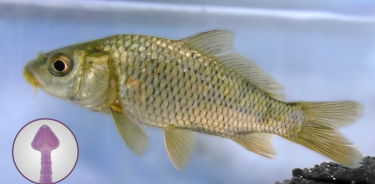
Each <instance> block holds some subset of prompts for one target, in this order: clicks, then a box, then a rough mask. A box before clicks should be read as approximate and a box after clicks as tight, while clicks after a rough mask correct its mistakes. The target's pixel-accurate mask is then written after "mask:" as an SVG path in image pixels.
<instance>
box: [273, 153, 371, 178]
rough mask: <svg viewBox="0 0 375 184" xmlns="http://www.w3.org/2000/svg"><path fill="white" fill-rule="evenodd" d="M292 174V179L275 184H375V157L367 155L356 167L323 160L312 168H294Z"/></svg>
mask: <svg viewBox="0 0 375 184" xmlns="http://www.w3.org/2000/svg"><path fill="white" fill-rule="evenodd" d="M292 175H293V177H292V178H291V179H290V180H284V181H283V182H276V183H275V184H338V183H340V184H341V183H342V184H375V157H370V156H367V157H365V158H364V159H363V163H362V165H361V166H360V167H359V168H356V169H350V168H347V167H345V166H342V165H340V164H337V163H334V162H329V163H326V162H323V163H321V164H320V165H315V166H314V167H313V168H310V169H307V168H305V169H300V168H296V169H293V171H292Z"/></svg>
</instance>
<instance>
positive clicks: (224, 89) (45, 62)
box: [23, 30, 364, 170]
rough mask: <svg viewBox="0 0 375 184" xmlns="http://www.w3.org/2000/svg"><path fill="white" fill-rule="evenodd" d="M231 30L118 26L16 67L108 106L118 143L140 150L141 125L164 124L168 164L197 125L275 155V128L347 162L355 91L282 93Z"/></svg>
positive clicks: (49, 85)
mask: <svg viewBox="0 0 375 184" xmlns="http://www.w3.org/2000/svg"><path fill="white" fill-rule="evenodd" d="M233 40H234V32H233V31H226V30H212V31H207V32H202V33H198V34H195V35H193V36H189V37H187V38H184V39H179V40H173V39H167V38H159V37H153V36H144V35H115V36H110V37H106V38H102V39H97V40H93V41H88V42H84V43H79V44H76V45H72V46H67V47H64V48H60V49H56V50H53V51H50V52H47V53H42V52H40V53H38V54H37V57H36V58H35V59H33V60H31V61H29V62H28V63H27V64H26V65H25V67H24V69H23V75H24V77H25V79H26V81H27V82H28V83H29V84H30V85H31V86H33V87H34V90H36V88H40V89H41V90H43V91H44V92H46V93H48V94H50V95H52V96H54V97H56V98H59V99H62V100H64V101H67V102H70V103H73V104H76V105H78V106H80V107H83V108H86V109H88V110H90V111H94V112H99V113H103V114H108V115H110V116H112V118H113V120H114V123H115V125H116V127H117V130H118V132H119V133H120V135H121V137H122V139H123V141H124V142H125V144H126V145H127V146H128V147H129V148H130V150H132V151H133V152H134V153H135V154H137V155H142V154H143V153H144V152H145V150H146V147H147V144H148V139H149V138H148V134H147V133H146V131H145V130H144V128H143V126H142V124H143V125H147V126H152V127H157V128H161V129H162V130H163V134H164V143H165V146H166V149H167V152H168V155H169V158H170V160H171V162H172V164H173V165H174V166H175V168H176V169H178V170H183V169H184V168H185V167H186V166H187V165H188V163H189V160H190V158H191V156H192V154H193V150H194V147H195V141H196V133H204V134H209V135H214V136H219V137H223V138H227V139H231V140H233V141H234V142H236V143H238V144H239V145H241V146H242V147H244V148H245V149H246V150H248V151H250V152H253V153H255V154H258V155H260V156H263V157H267V158H275V157H276V152H275V149H274V148H273V145H272V138H273V137H274V136H280V137H282V138H284V139H287V140H289V141H291V142H294V143H297V144H300V145H302V146H304V147H306V148H308V149H311V150H313V151H315V152H317V153H319V154H321V155H323V156H325V157H327V158H329V159H331V160H333V161H335V162H338V163H340V164H342V165H344V166H347V167H350V168H356V167H359V166H360V162H361V160H362V158H363V156H362V154H361V152H360V150H359V149H358V147H357V146H356V145H355V144H354V143H352V142H350V141H349V140H348V139H347V138H345V137H344V136H343V135H342V134H341V133H340V132H339V131H338V129H339V128H341V127H344V126H348V125H350V124H353V123H354V122H355V121H356V120H357V119H359V118H361V116H362V112H361V111H363V109H364V107H363V105H361V104H360V103H358V102H355V101H336V102H304V101H301V102H286V101H285V95H284V93H283V92H282V91H283V90H284V89H283V87H282V86H281V85H280V84H279V83H278V82H277V81H276V80H274V79H273V78H272V77H271V76H270V75H269V74H267V73H266V72H264V71H263V70H262V69H261V67H260V66H259V65H257V64H256V63H254V62H253V61H251V60H250V59H248V58H246V57H245V56H243V55H241V54H238V53H235V52H234V49H233V45H232V43H233Z"/></svg>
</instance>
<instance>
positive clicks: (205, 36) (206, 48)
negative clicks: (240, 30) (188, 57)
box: [181, 30, 234, 57]
mask: <svg viewBox="0 0 375 184" xmlns="http://www.w3.org/2000/svg"><path fill="white" fill-rule="evenodd" d="M233 38H234V32H232V31H224V30H212V31H207V32H203V33H198V34H195V35H193V36H190V37H187V38H185V39H182V40H181V41H182V42H184V43H185V44H187V45H189V46H190V47H191V48H193V49H194V50H196V51H198V52H199V53H201V54H204V55H206V56H208V57H210V56H214V55H216V54H219V53H222V52H230V51H233V45H232V42H233Z"/></svg>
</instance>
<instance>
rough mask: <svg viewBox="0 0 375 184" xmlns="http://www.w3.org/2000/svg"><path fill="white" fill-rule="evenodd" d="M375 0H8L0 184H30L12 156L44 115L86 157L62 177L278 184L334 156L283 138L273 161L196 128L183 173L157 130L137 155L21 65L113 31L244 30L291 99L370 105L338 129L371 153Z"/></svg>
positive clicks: (246, 41) (243, 40) (240, 39)
mask: <svg viewBox="0 0 375 184" xmlns="http://www.w3.org/2000/svg"><path fill="white" fill-rule="evenodd" d="M374 7H375V3H374V1H367V0H360V1H356V0H345V1H338V0H334V1H330V2H329V3H328V2H326V1H323V0H319V1H312V0H311V1H310V0H309V1H304V3H301V1H296V0H286V1H277V0H267V1H261V2H260V1H255V0H249V1H245V0H239V1H229V0H220V1H214V0H206V1H198V0H193V1H189V2H187V1H182V0H179V1H172V0H162V1H159V2H156V1H152V2H145V1H137V2H129V1H116V2H108V1H82V2H75V1H38V2H32V1H0V182H1V183H17V184H18V183H29V181H27V180H26V179H24V178H23V177H22V176H21V175H20V174H19V173H18V171H17V169H16V167H15V166H14V164H13V160H12V151H11V150H12V143H13V140H14V138H15V136H16V134H17V132H18V131H19V130H20V129H21V128H22V127H23V126H24V125H25V124H27V123H28V122H30V121H32V120H34V119H38V118H53V119H57V120H59V121H62V122H63V123H65V124H66V125H67V126H68V127H69V128H70V129H71V130H72V131H73V132H74V134H75V136H76V138H77V140H78V144H79V148H80V155H79V161H78V163H77V166H76V168H75V170H74V171H73V172H72V174H71V175H70V176H69V177H68V178H67V179H65V180H64V181H62V182H61V183H88V184H96V183H97V184H101V183H105V184H106V183H163V184H168V183H178V184H179V183H181V184H182V183H197V184H199V183H217V184H221V183H223V184H224V183H265V184H266V183H275V182H276V181H282V180H284V179H288V178H290V177H291V171H292V169H293V168H296V167H299V168H304V167H313V166H314V165H315V164H318V163H321V162H323V161H329V159H327V158H325V157H323V156H321V155H319V154H317V153H315V152H313V151H311V150H308V149H306V148H304V147H302V146H299V145H296V144H294V143H291V142H288V141H286V140H284V139H282V138H279V137H275V138H274V140H273V144H274V146H275V149H276V151H277V154H278V157H277V158H275V159H266V158H263V157H261V156H258V155H256V154H253V153H251V152H248V151H246V150H245V149H244V148H242V147H241V146H239V145H237V144H236V143H234V142H233V141H231V140H228V139H223V138H219V137H214V136H208V135H203V134H198V136H197V142H196V147H195V151H194V153H193V156H192V158H191V162H190V164H189V165H188V166H187V167H186V169H185V170H183V171H177V170H176V169H175V168H174V167H173V165H172V163H171V162H170V161H169V158H168V155H167V152H166V150H165V146H164V140H163V135H162V132H161V130H160V129H156V128H147V129H146V130H147V132H148V133H149V135H150V142H149V145H148V148H147V150H146V153H145V154H144V155H143V156H141V157H139V156H137V155H135V154H134V153H132V152H131V151H130V150H129V149H128V148H127V147H126V145H125V144H124V143H123V141H122V139H121V137H120V135H119V133H118V132H117V130H116V127H115V125H114V123H113V122H112V118H111V117H109V116H106V115H102V114H99V113H94V112H90V111H88V110H86V109H83V108H80V107H78V106H75V105H73V104H69V103H67V102H64V101H61V100H58V99H56V98H54V97H52V96H49V95H47V94H46V93H44V92H42V91H41V90H38V91H37V94H36V97H35V98H33V89H32V87H31V86H30V85H28V84H27V82H26V81H25V80H24V78H23V75H22V69H23V66H24V65H25V64H26V63H27V62H28V61H29V60H31V59H33V58H35V57H36V54H37V52H39V51H43V52H47V51H50V50H53V49H57V48H60V47H64V46H67V45H72V44H76V43H79V42H84V41H89V40H93V39H98V38H102V37H106V36H110V35H115V34H144V35H151V36H158V37H165V38H171V39H181V38H184V37H187V36H190V35H192V34H195V33H198V32H201V31H207V30H211V29H227V30H232V31H235V32H236V35H235V40H234V48H235V51H236V52H239V53H241V54H244V55H246V56H247V57H249V58H251V59H252V60H253V61H255V62H256V63H258V64H259V65H260V66H261V67H262V69H263V70H264V71H266V72H267V73H269V74H270V75H271V76H272V77H274V78H275V79H276V80H277V81H278V82H279V83H280V84H281V85H282V86H283V87H284V88H285V94H286V100H287V101H289V102H292V101H338V100H354V101H358V102H360V103H362V104H363V105H364V106H365V110H364V115H363V117H362V118H361V119H359V120H358V121H357V122H356V123H355V124H353V125H350V126H348V127H344V128H341V129H340V131H341V132H342V133H343V134H344V135H345V136H346V137H347V138H348V139H349V140H351V141H352V142H354V143H356V144H357V145H358V147H359V148H360V150H361V151H362V153H363V155H365V156H366V155H371V156H374V155H375V147H374V145H375V144H374V143H375V136H374V135H375V134H374V132H375V126H374V122H375V115H374V112H375V107H374V102H375V98H374V97H375V71H374V70H375V44H374V41H375V38H374V37H375V35H374V33H375V32H374V31H375V29H374V28H375V26H374V25H375V19H374V17H375V16H374V15H375V13H374Z"/></svg>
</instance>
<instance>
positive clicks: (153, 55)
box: [99, 35, 304, 138]
mask: <svg viewBox="0 0 375 184" xmlns="http://www.w3.org/2000/svg"><path fill="white" fill-rule="evenodd" d="M99 45H100V46H101V47H102V48H103V49H104V50H105V51H108V52H110V53H111V56H112V59H113V61H114V63H115V64H116V65H117V68H119V69H120V70H119V71H118V73H119V78H120V80H119V81H118V88H119V91H120V94H121V95H120V96H119V100H120V101H121V102H122V103H123V104H124V106H125V107H126V108H127V109H128V110H129V111H131V112H133V113H134V114H136V117H137V119H138V120H139V122H140V123H143V124H145V125H150V126H156V127H168V126H174V127H180V128H188V129H192V130H195V131H197V132H202V133H208V134H212V135H218V136H222V137H225V138H236V137H237V136H241V135H242V134H244V133H248V132H267V133H275V134H278V135H281V136H286V137H290V136H291V134H290V131H291V132H293V130H294V129H293V128H294V127H295V126H296V124H297V122H298V120H303V118H304V116H303V113H302V111H301V106H300V105H294V106H293V105H288V104H286V103H283V102H277V101H276V100H275V99H273V98H272V97H269V96H267V95H266V94H264V93H263V92H262V91H260V90H258V89H256V88H255V87H254V86H253V85H252V84H251V83H249V82H247V81H246V80H244V79H243V78H242V77H241V76H239V75H238V74H236V73H235V72H233V71H231V70H230V69H228V68H225V66H223V65H220V64H218V63H217V62H216V61H215V60H213V59H211V58H208V57H204V56H202V54H200V53H199V52H197V51H195V50H193V49H191V48H189V47H188V46H185V45H184V44H183V43H181V42H178V41H173V40H167V39H160V38H155V37H146V36H138V35H130V36H129V35H126V36H112V37H109V38H106V39H105V40H103V41H102V42H101V44H99ZM172 80H173V82H171V81H172ZM192 89H194V90H192ZM188 102H189V103H188ZM271 104H277V105H273V106H271ZM168 107H170V108H168ZM176 107H177V108H176ZM146 109H147V111H146ZM223 111H224V112H229V113H228V114H227V113H223ZM194 112H195V113H194ZM198 112H200V114H203V115H202V116H200V115H199V114H198ZM275 113H277V115H276V116H275V115H274V114H275ZM297 114H298V116H295V115H297Z"/></svg>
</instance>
